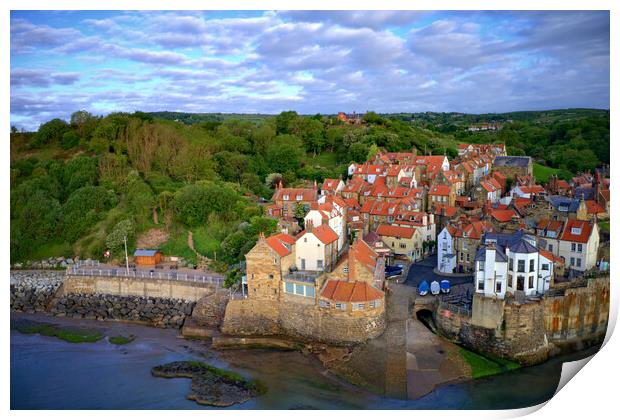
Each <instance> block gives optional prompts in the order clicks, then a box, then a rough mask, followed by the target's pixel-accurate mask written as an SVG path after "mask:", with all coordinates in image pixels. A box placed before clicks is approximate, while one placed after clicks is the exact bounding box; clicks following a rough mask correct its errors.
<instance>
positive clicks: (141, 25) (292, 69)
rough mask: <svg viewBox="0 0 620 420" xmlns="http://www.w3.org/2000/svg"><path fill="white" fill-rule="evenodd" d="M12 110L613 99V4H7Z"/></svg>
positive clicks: (472, 106)
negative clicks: (168, 8)
mask: <svg viewBox="0 0 620 420" xmlns="http://www.w3.org/2000/svg"><path fill="white" fill-rule="evenodd" d="M10 31H11V41H10V43H11V63H10V69H11V124H12V125H15V126H16V127H18V128H19V129H26V130H34V129H36V128H37V127H38V126H39V124H41V123H43V122H46V121H48V120H50V119H52V118H63V119H65V120H69V118H70V115H71V113H72V112H74V111H77V110H82V109H83V110H87V111H89V112H91V113H93V114H97V115H105V114H108V113H110V112H115V111H124V112H134V111H137V110H140V111H145V112H148V111H183V112H224V113H228V112H236V113H266V114H275V113H279V112H281V111H286V110H295V111H297V112H298V113H300V114H315V113H323V114H334V113H337V112H339V111H345V112H353V111H357V112H365V111H368V110H372V111H376V112H424V111H438V112H453V111H454V112H466V113H486V112H508V111H518V110H542V109H557V108H572V107H588V108H605V109H608V108H609V95H610V92H609V89H610V88H609V83H610V82H609V78H610V75H609V66H610V63H609V12H607V11H583V12H582V11H532V12H527V11H519V12H501V11H497V12H493V11H491V12H483V11H480V12H476V11H436V12H432V11H371V12H364V11H278V12H274V11H265V12H262V11H249V12H244V11H230V12H228V11H195V12H194V11H174V12H165V11H148V12H147V11H12V12H11V27H10Z"/></svg>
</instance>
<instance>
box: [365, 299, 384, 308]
mask: <svg viewBox="0 0 620 420" xmlns="http://www.w3.org/2000/svg"><path fill="white" fill-rule="evenodd" d="M368 306H369V307H370V308H379V307H381V301H380V300H379V299H377V300H373V301H372V302H370V303H369V304H368Z"/></svg>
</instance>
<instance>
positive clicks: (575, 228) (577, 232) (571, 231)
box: [570, 227, 581, 235]
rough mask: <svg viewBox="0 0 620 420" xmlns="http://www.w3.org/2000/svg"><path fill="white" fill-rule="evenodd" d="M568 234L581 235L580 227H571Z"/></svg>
mask: <svg viewBox="0 0 620 420" xmlns="http://www.w3.org/2000/svg"><path fill="white" fill-rule="evenodd" d="M570 233H571V234H572V235H581V228H580V227H573V228H571V229H570Z"/></svg>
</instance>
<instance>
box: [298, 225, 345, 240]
mask: <svg viewBox="0 0 620 420" xmlns="http://www.w3.org/2000/svg"><path fill="white" fill-rule="evenodd" d="M304 232H305V231H304ZM312 233H313V234H314V236H316V237H317V238H318V239H319V241H321V242H323V243H324V244H325V245H328V244H331V243H332V242H334V241H337V240H338V235H337V234H336V232H334V230H333V229H332V228H330V227H329V226H328V225H325V224H324V225H321V226H317V227H315V228H314V229H312Z"/></svg>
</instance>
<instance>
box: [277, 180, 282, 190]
mask: <svg viewBox="0 0 620 420" xmlns="http://www.w3.org/2000/svg"><path fill="white" fill-rule="evenodd" d="M277 189H282V180H280V181H278V186H277Z"/></svg>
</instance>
